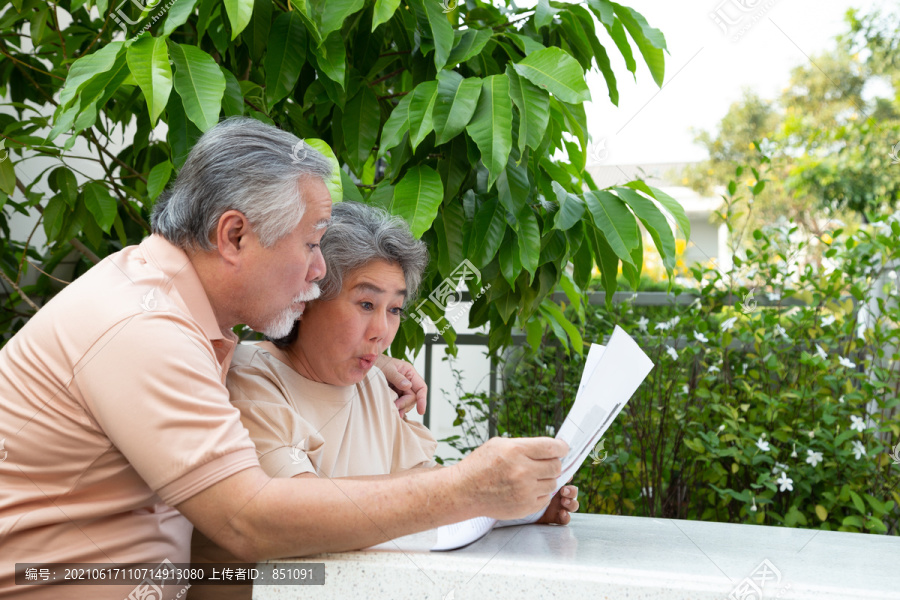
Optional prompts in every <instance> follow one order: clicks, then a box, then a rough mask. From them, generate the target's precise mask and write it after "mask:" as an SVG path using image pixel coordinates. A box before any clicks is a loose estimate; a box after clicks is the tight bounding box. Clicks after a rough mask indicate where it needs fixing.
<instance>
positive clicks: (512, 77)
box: [506, 65, 550, 154]
mask: <svg viewBox="0 0 900 600" xmlns="http://www.w3.org/2000/svg"><path fill="white" fill-rule="evenodd" d="M506 76H507V77H509V95H510V96H511V97H512V101H513V104H515V105H516V108H518V109H519V153H520V154H521V153H524V152H525V146H528V147H529V148H532V149H534V150H537V149H538V148H539V147H540V145H541V143H542V142H543V141H544V133H545V132H546V131H547V122H548V121H549V119H550V96H549V95H547V92H545V91H544V90H542V89H540V88H538V87H537V86H535V85H534V84H532V83H531V82H530V81H528V80H527V79H524V78H522V77H519V75H518V73H516V72H515V71H514V70H513V69H511V68H510V66H509V65H507V67H506Z"/></svg>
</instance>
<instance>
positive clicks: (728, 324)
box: [722, 317, 738, 331]
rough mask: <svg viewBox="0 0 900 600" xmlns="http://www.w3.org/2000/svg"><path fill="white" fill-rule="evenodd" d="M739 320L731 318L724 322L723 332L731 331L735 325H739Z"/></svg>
mask: <svg viewBox="0 0 900 600" xmlns="http://www.w3.org/2000/svg"><path fill="white" fill-rule="evenodd" d="M737 320H738V318H737V317H731V318H730V319H725V320H724V321H722V331H728V330H729V329H731V328H732V327H734V324H735V323H737Z"/></svg>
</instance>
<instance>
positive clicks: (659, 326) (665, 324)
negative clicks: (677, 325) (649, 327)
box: [653, 321, 671, 331]
mask: <svg viewBox="0 0 900 600" xmlns="http://www.w3.org/2000/svg"><path fill="white" fill-rule="evenodd" d="M670 327H671V325H669V322H668V321H663V322H662V323H657V324H656V325H654V326H653V329H655V330H657V331H666V330H667V329H669V328H670Z"/></svg>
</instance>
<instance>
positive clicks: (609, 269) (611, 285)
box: [585, 227, 626, 308]
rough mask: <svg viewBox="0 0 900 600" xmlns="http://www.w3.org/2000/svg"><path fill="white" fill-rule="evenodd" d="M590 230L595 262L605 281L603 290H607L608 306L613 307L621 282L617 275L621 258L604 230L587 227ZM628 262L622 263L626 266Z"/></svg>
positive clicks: (589, 235) (589, 236) (589, 237)
mask: <svg viewBox="0 0 900 600" xmlns="http://www.w3.org/2000/svg"><path fill="white" fill-rule="evenodd" d="M585 230H586V231H587V232H588V239H589V241H590V243H591V246H592V247H593V251H594V262H596V263H597V266H598V267H599V268H600V277H601V280H602V281H603V291H605V292H606V306H607V308H611V307H612V298H613V294H615V293H616V288H618V286H619V283H618V279H617V275H618V272H619V259H618V258H617V257H616V253H615V252H614V251H613V249H612V247H610V245H609V241H608V239H607V238H606V236H604V235H603V232H602V231H600V230H598V229H594V228H592V227H585ZM625 264H626V263H624V262H623V263H622V265H623V266H624V265H625Z"/></svg>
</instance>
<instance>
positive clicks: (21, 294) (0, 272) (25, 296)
mask: <svg viewBox="0 0 900 600" xmlns="http://www.w3.org/2000/svg"><path fill="white" fill-rule="evenodd" d="M0 277H2V278H3V280H4V281H5V282H6V283H8V284H9V285H11V286H12V287H13V289H14V290H16V292H18V294H19V297H20V298H22V300H24V301H25V303H26V304H28V306H30V307H31V308H33V309H34V310H35V312H37V311H38V310H39V309H38V305H37V304H35V303H34V302H32V301H31V298H29V297H28V294H26V293H25V292H23V291H22V288H20V287H19V286H17V285H16V282H15V281H13V280H12V279H10V278H9V276H8V275H7V274H6V273H5V272H4V271H3V270H2V269H0Z"/></svg>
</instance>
